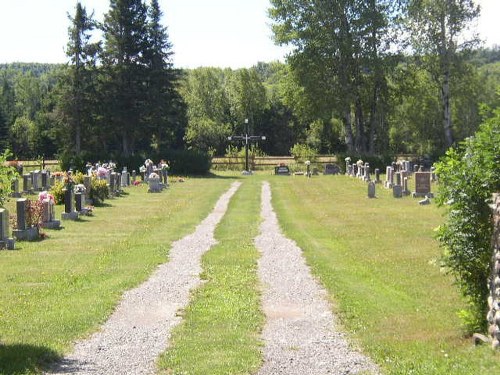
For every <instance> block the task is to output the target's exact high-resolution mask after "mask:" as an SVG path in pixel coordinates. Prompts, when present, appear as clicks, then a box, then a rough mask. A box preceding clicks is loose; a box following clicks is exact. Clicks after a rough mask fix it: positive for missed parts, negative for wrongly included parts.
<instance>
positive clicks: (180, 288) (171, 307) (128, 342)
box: [50, 182, 240, 375]
mask: <svg viewBox="0 0 500 375" xmlns="http://www.w3.org/2000/svg"><path fill="white" fill-rule="evenodd" d="M239 186H240V183H238V182H235V183H233V184H232V185H231V188H230V189H229V190H228V191H227V192H226V193H224V194H223V195H222V196H221V197H220V198H219V200H218V202H217V204H216V206H215V208H214V210H213V211H212V213H211V214H210V215H208V216H207V218H206V219H205V220H203V222H202V223H201V224H200V225H198V227H197V228H196V231H195V232H194V233H192V234H190V235H188V236H186V237H184V238H183V239H181V240H179V241H176V242H174V243H173V245H172V249H171V251H170V256H169V261H168V262H167V263H165V264H162V265H160V266H159V267H158V268H157V270H156V271H155V272H154V273H153V275H152V276H151V277H150V278H149V280H147V281H146V282H145V283H143V284H142V285H140V286H139V287H137V288H135V289H132V290H129V291H127V292H126V293H125V294H124V296H123V298H122V301H121V302H120V304H119V305H118V306H117V308H116V310H115V312H114V313H113V314H112V315H111V317H110V318H109V320H108V321H107V322H106V323H105V324H104V325H103V326H102V328H101V330H100V331H99V332H96V333H95V334H93V335H92V336H91V337H90V338H89V339H87V340H83V341H79V342H77V343H76V344H75V347H74V352H73V353H72V354H71V355H69V356H67V357H66V358H64V359H63V360H62V361H61V363H59V364H58V365H57V366H56V367H55V368H54V369H53V370H52V372H50V373H52V374H108V375H115V374H116V375H118V374H120V375H124V374H134V375H136V374H137V375H138V374H153V373H154V372H155V370H156V366H155V362H156V359H157V358H158V356H159V355H160V354H161V353H162V352H163V351H164V350H165V349H166V348H167V346H168V340H169V337H170V332H171V329H172V328H173V327H174V326H175V325H177V324H178V323H179V322H180V321H181V318H180V317H179V316H178V315H177V312H178V311H179V309H182V308H185V307H186V306H187V304H188V302H189V296H190V291H191V290H192V289H194V288H196V287H197V286H199V285H200V283H201V281H200V277H199V274H200V272H201V256H202V255H203V254H204V253H205V252H206V251H207V250H209V249H210V247H212V246H213V245H215V244H216V240H215V239H214V236H213V234H214V230H215V227H216V225H217V224H218V223H219V222H220V220H221V219H222V217H223V216H224V214H225V212H226V210H227V206H228V203H229V201H230V199H231V197H232V196H233V195H234V193H235V192H236V191H237V190H238V188H239Z"/></svg>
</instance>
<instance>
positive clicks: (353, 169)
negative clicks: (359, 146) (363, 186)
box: [352, 164, 358, 177]
mask: <svg viewBox="0 0 500 375" xmlns="http://www.w3.org/2000/svg"><path fill="white" fill-rule="evenodd" d="M357 175H358V165H357V164H353V165H352V177H356V176H357Z"/></svg>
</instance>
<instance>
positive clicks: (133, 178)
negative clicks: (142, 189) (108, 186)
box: [132, 169, 137, 183]
mask: <svg viewBox="0 0 500 375" xmlns="http://www.w3.org/2000/svg"><path fill="white" fill-rule="evenodd" d="M136 177H137V172H136V171H135V169H134V170H133V171H132V183H134V182H135V179H136Z"/></svg>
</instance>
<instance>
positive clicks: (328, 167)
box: [323, 164, 340, 175]
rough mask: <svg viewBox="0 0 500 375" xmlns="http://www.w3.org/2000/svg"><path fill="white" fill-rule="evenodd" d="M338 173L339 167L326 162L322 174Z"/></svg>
mask: <svg viewBox="0 0 500 375" xmlns="http://www.w3.org/2000/svg"><path fill="white" fill-rule="evenodd" d="M339 173H340V167H339V166H338V165H336V164H326V165H325V172H324V173H323V174H325V175H332V174H339Z"/></svg>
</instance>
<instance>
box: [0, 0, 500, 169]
mask: <svg viewBox="0 0 500 375" xmlns="http://www.w3.org/2000/svg"><path fill="white" fill-rule="evenodd" d="M297 1H298V0H297ZM297 1H295V0H288V1H276V2H275V1H271V4H272V8H271V16H272V18H273V20H274V22H275V25H274V32H275V37H276V40H277V41H278V42H280V43H285V44H289V45H292V46H295V49H294V50H293V52H292V53H291V55H290V56H289V58H288V61H287V63H286V64H283V63H279V62H271V63H264V62H261V63H258V64H257V65H256V66H254V67H253V68H250V69H238V70H231V69H221V68H198V69H194V70H184V71H181V70H178V69H174V67H173V66H172V62H171V57H172V53H173V49H172V46H171V44H170V42H169V39H168V33H167V30H166V28H165V27H163V26H162V25H161V24H160V18H161V14H162V12H161V10H160V9H159V6H158V2H157V1H155V0H153V1H151V2H150V3H149V4H145V3H144V2H143V1H140V0H134V1H128V2H124V1H120V0H112V1H110V9H109V11H108V13H107V14H106V15H105V17H104V21H103V23H102V24H98V23H97V22H95V21H94V20H93V17H92V15H91V14H89V13H88V12H87V11H86V9H85V8H84V7H82V6H81V5H80V4H77V7H76V10H75V14H74V15H72V16H71V17H70V20H69V32H68V45H67V48H66V51H67V54H68V61H69V62H68V64H65V65H57V66H56V65H47V64H4V65H0V147H2V148H8V149H10V150H11V151H12V152H13V154H14V156H15V157H16V158H22V159H25V158H34V157H39V156H42V155H44V156H45V157H54V156H57V157H60V158H68V157H73V158H74V157H78V158H79V159H81V160H86V159H89V160H97V159H101V160H105V159H109V158H113V159H115V160H116V159H119V158H127V157H132V156H133V155H140V156H147V155H151V154H154V155H159V154H161V153H162V152H165V151H166V150H172V149H177V150H180V149H194V150H200V151H203V152H207V153H209V154H212V155H223V154H226V153H229V152H233V151H234V146H238V147H241V144H240V145H238V144H236V145H235V144H231V143H230V142H229V141H228V140H227V137H228V136H229V135H232V134H242V133H243V132H244V130H245V129H244V127H245V119H248V127H249V131H250V132H251V133H252V134H255V135H265V136H266V137H267V139H266V141H263V142H260V143H259V144H258V145H257V147H258V149H259V152H263V153H266V154H269V155H285V154H289V153H290V149H291V148H292V147H293V146H294V145H296V144H301V145H305V146H306V147H308V148H310V149H312V150H315V151H317V152H320V153H343V152H350V153H360V154H371V155H375V154H385V155H387V154H389V155H390V154H395V153H416V154H419V155H429V156H431V157H436V156H438V155H441V154H442V153H443V152H444V150H446V149H447V148H448V146H449V145H450V144H453V143H455V142H457V141H460V140H462V139H464V138H466V137H468V136H470V135H472V134H474V132H475V131H476V129H477V128H478V126H479V124H481V123H482V122H483V121H484V119H486V118H488V117H489V116H490V114H491V111H492V109H494V108H497V107H498V106H499V105H500V97H499V87H500V48H499V47H495V48H493V49H484V48H478V44H477V43H476V42H477V41H475V40H470V41H467V43H465V44H463V45H459V44H458V38H459V36H460V35H461V33H462V31H464V30H465V29H466V27H465V26H466V25H467V24H469V23H470V22H471V21H472V20H473V19H474V18H475V17H477V14H478V9H477V8H476V7H475V6H474V5H473V3H469V2H467V4H469V5H467V6H462V8H460V7H455V8H453V7H451V5H450V4H455V5H457V4H458V5H460V4H461V3H462V2H458V1H457V2H449V1H448V2H443V1H441V0H440V1H435V2H417V1H409V0H408V1H403V2H391V1H377V2H366V4H365V3H364V2H351V1H340V0H335V1H333V0H332V1H325V2H322V4H319V5H318V4H308V5H307V7H306V8H304V9H303V10H304V11H303V12H293V11H292V10H293V9H301V8H300V7H298V5H300V4H298V3H297ZM296 3H297V4H296ZM323 3H324V4H323ZM361 3H363V4H364V5H363V4H361ZM396 3H398V4H399V6H398V7H395V4H396ZM445 3H446V4H448V5H449V6H450V7H451V8H450V7H448V8H439V7H438V6H437V5H439V4H445ZM459 3H460V4H459ZM373 4H375V5H377V6H375V7H372V5H373ZM436 4H437V5H436ZM471 4H472V5H471ZM327 5H328V6H327ZM458 5H457V6H458ZM297 7H298V8H297ZM402 20H403V21H404V22H403V21H402ZM424 20H427V21H428V24H427V27H426V28H422V27H420V26H422V23H423V22H424ZM443 20H444V21H446V22H445V23H444V24H445V25H446V27H447V28H445V33H444V34H442V33H441V34H440V35H441V37H442V38H444V39H443V40H434V39H432V38H433V37H434V35H435V34H432V33H431V32H430V30H431V29H432V28H433V27H434V28H435V27H437V25H439V24H440V21H443ZM453 22H455V24H453ZM441 24H442V23H441ZM298 25H300V27H299V26H298ZM96 29H100V30H101V31H102V40H97V41H96V40H95V38H94V37H93V36H94V32H95V30H96ZM122 30H127V32H126V33H123V32H122ZM398 30H399V34H398V33H397V31H398ZM401 30H404V31H405V32H404V33H402V32H401ZM426 30H427V31H429V33H430V34H429V35H425V34H422V33H423V32H424V31H426ZM451 31H453V32H451ZM447 33H449V34H447ZM431 34H432V35H431ZM398 35H405V39H403V38H402V37H401V36H398ZM443 35H444V37H443ZM462 39H463V38H462ZM440 46H441V47H440ZM396 47H397V48H396ZM438 47H439V48H438Z"/></svg>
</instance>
